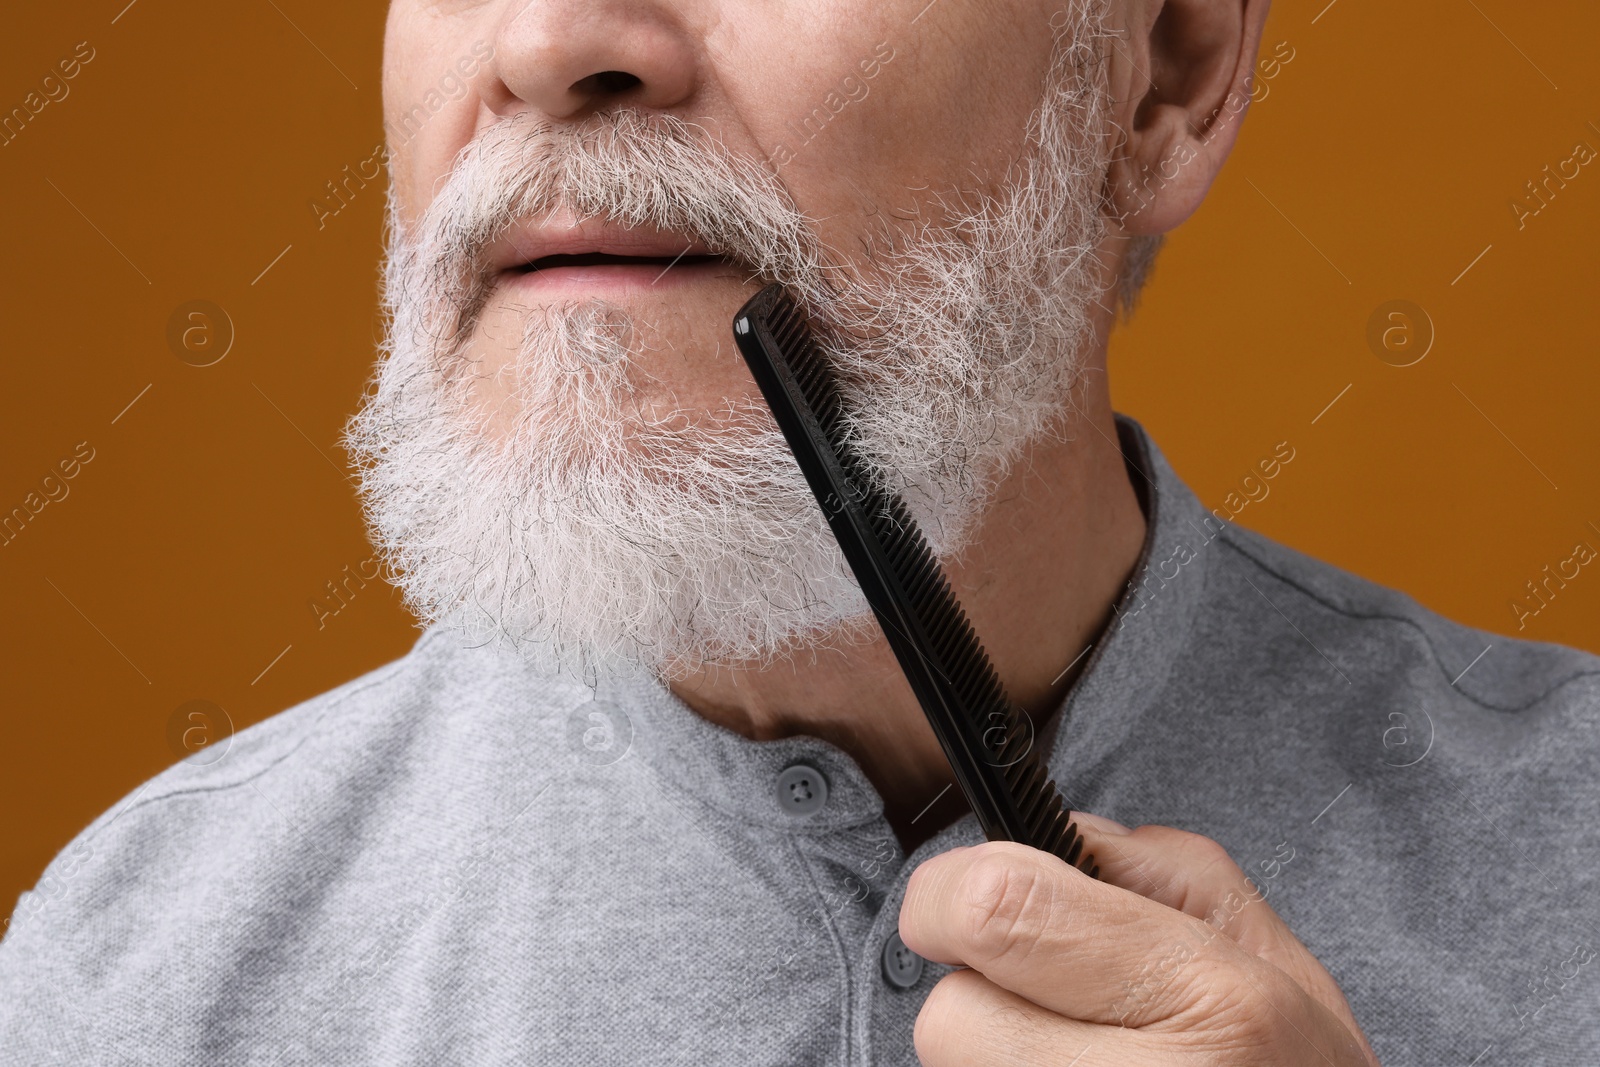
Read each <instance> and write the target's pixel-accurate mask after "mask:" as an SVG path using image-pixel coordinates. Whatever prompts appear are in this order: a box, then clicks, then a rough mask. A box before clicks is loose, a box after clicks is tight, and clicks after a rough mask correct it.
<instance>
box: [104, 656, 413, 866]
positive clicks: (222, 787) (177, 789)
mask: <svg viewBox="0 0 1600 1067" xmlns="http://www.w3.org/2000/svg"><path fill="white" fill-rule="evenodd" d="M426 640H427V637H426V635H425V636H424V638H423V641H426ZM420 644H421V642H419V643H418V646H413V648H412V652H415V651H416V648H417V647H419V646H420ZM410 662H411V654H410V653H408V654H406V655H405V656H402V657H400V659H398V660H396V661H394V662H393V663H390V664H388V666H387V669H385V668H379V669H378V673H377V675H376V677H373V678H369V679H367V681H366V682H365V683H363V684H361V685H358V686H356V687H355V688H353V689H350V690H347V691H346V692H343V693H340V694H339V695H338V696H336V697H333V698H332V699H330V700H329V701H328V702H327V703H326V704H325V705H324V706H323V707H322V709H321V710H320V711H319V713H318V714H317V721H318V722H319V723H320V722H321V720H322V717H323V715H325V714H326V713H327V712H329V711H331V710H332V709H334V708H336V707H339V706H340V705H342V704H344V702H345V701H347V700H350V699H351V698H353V697H355V696H357V695H358V694H361V693H364V692H366V691H367V690H369V689H371V688H373V687H374V686H376V685H380V684H382V683H384V682H387V681H388V680H389V679H391V678H392V677H394V676H395V675H396V674H398V673H400V672H401V671H403V670H405V669H406V668H407V667H408V666H409V665H410ZM317 699H318V698H317V697H312V698H311V700H313V701H314V700H317ZM298 706H299V705H294V707H298ZM289 710H292V707H291V708H285V709H284V711H289ZM283 713H284V712H281V711H280V712H278V713H277V714H279V715H281V714H283ZM263 721H266V720H263ZM310 739H311V734H310V733H307V734H306V735H305V736H303V737H301V738H300V739H299V740H297V741H296V742H295V743H294V744H293V745H292V746H290V748H289V749H288V751H286V752H283V753H282V754H280V755H279V756H278V757H277V758H276V759H273V760H272V761H270V762H269V763H267V764H266V765H265V766H263V767H260V768H258V769H257V770H255V771H254V772H252V773H250V774H247V775H245V776H244V777H243V778H238V779H235V780H233V781H231V782H220V783H215V784H204V785H190V786H174V787H172V788H170V789H167V790H164V791H161V792H159V793H155V794H153V795H151V796H148V797H143V798H138V799H135V800H134V801H133V802H132V803H130V804H128V805H127V806H126V807H123V808H121V809H120V810H117V811H114V812H108V813H107V814H108V815H109V816H110V817H109V818H106V821H105V822H104V823H103V824H101V825H100V829H98V830H95V832H94V835H93V836H94V837H98V836H99V835H100V831H101V830H104V829H105V828H106V827H109V826H110V825H111V824H112V823H113V822H115V821H116V820H117V819H119V818H121V817H122V816H123V815H125V814H127V813H128V812H130V811H132V810H134V809H135V808H142V807H145V806H146V805H149V804H155V803H159V802H160V801H163V800H173V799H176V798H178V797H183V796H192V795H196V794H201V793H220V792H224V791H227V790H231V789H236V788H238V787H240V786H245V785H249V784H250V783H251V782H253V781H255V780H256V779H257V778H260V777H261V776H262V775H263V774H266V773H267V772H268V771H270V770H272V769H273V768H275V767H277V766H279V765H280V764H282V763H283V762H284V761H285V760H287V759H288V758H289V757H290V756H293V755H294V754H295V753H297V752H299V751H300V749H301V748H303V747H305V744H306V742H307V741H309V740H310ZM180 766H182V763H181V762H179V763H175V764H173V767H180ZM171 769H172V768H168V770H171ZM165 773H167V771H162V772H161V774H165ZM159 777H160V774H158V775H157V776H156V778H159ZM155 780H156V779H155V778H152V779H150V781H152V782H153V781H155ZM146 784H147V785H148V782H147V783H146ZM95 822H96V823H99V820H98V819H97V820H95ZM88 829H94V824H91V825H90V827H89V828H88ZM89 840H93V837H91V838H88V839H86V842H85V843H87V841H89Z"/></svg>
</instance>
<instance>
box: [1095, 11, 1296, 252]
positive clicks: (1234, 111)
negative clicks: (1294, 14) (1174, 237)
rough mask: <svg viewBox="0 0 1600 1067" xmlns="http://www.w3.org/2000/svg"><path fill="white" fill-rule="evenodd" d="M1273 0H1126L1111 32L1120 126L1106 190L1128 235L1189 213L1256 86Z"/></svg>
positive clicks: (1162, 228) (1161, 227)
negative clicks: (1120, 31)
mask: <svg viewBox="0 0 1600 1067" xmlns="http://www.w3.org/2000/svg"><path fill="white" fill-rule="evenodd" d="M1269 6H1270V0H1130V2H1129V3H1127V5H1126V6H1125V8H1124V11H1125V12H1126V15H1125V17H1126V34H1125V36H1122V37H1121V39H1113V41H1112V48H1111V55H1110V61H1111V88H1112V92H1113V93H1114V95H1115V98H1116V100H1117V105H1116V117H1117V121H1118V124H1119V125H1120V127H1121V130H1122V132H1123V135H1124V136H1123V138H1122V143H1121V147H1120V149H1119V150H1118V151H1115V152H1113V154H1112V163H1111V167H1110V169H1109V171H1108V172H1107V175H1106V182H1107V189H1106V193H1107V196H1108V198H1109V201H1110V207H1111V211H1112V214H1113V216H1114V218H1115V221H1117V222H1118V223H1120V228H1121V230H1122V232H1123V234H1124V235H1126V236H1129V237H1136V236H1146V235H1154V234H1160V233H1165V232H1167V231H1168V230H1170V229H1172V228H1173V227H1175V226H1177V225H1178V224H1179V223H1181V222H1182V221H1183V220H1184V219H1186V218H1188V217H1189V216H1190V215H1191V214H1193V213H1194V210H1195V208H1197V207H1199V206H1200V201H1201V200H1203V199H1204V198H1205V195H1206V191H1207V190H1208V189H1210V188H1211V183H1212V181H1213V180H1214V179H1215V178H1216V176H1217V172H1218V171H1220V170H1221V169H1222V163H1223V161H1224V160H1225V159H1227V158H1228V153H1229V152H1230V151H1232V149H1233V142H1234V139H1235V138H1236V137H1238V135H1239V126H1240V123H1242V122H1243V120H1244V113H1245V110H1246V109H1247V108H1248V107H1249V104H1250V94H1251V90H1252V89H1253V88H1254V86H1255V78H1254V76H1253V75H1254V71H1255V64H1256V53H1257V51H1258V50H1259V49H1260V47H1261V34H1262V28H1263V26H1264V25H1265V23H1266V20H1267V9H1268V7H1269Z"/></svg>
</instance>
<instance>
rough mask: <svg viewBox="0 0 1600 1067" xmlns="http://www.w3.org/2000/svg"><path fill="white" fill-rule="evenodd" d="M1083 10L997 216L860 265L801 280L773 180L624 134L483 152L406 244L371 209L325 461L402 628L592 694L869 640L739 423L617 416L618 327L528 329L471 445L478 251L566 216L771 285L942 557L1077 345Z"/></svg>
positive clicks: (557, 134) (846, 590) (588, 316)
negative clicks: (372, 285) (499, 647)
mask: <svg viewBox="0 0 1600 1067" xmlns="http://www.w3.org/2000/svg"><path fill="white" fill-rule="evenodd" d="M1085 7H1092V8H1093V9H1094V10H1096V11H1097V10H1098V9H1099V5H1098V4H1094V3H1092V0H1079V2H1078V3H1077V4H1075V5H1074V11H1073V12H1072V14H1071V17H1070V18H1062V17H1058V18H1057V20H1056V24H1058V25H1061V26H1063V27H1064V28H1063V30H1062V31H1061V32H1059V33H1058V36H1057V49H1056V55H1055V57H1054V61H1053V64H1052V69H1051V72H1050V76H1049V79H1048V86H1047V92H1046V94H1045V96H1044V99H1043V103H1042V104H1041V107H1040V109H1039V110H1038V111H1037V112H1036V113H1035V115H1034V116H1033V118H1032V120H1031V121H1030V124H1029V129H1028V133H1029V143H1028V146H1027V152H1026V154H1025V156H1024V158H1023V159H1022V160H1021V161H1020V162H1018V163H1017V164H1016V165H1015V166H1014V167H1013V168H1012V169H1011V171H1010V172H1009V173H1008V174H1007V175H1006V179H1005V182H1004V184H1003V193H1002V195H1000V196H999V197H998V198H976V199H978V201H979V202H978V203H976V204H966V203H963V204H960V205H956V206H955V208H954V209H949V208H947V209H946V211H945V213H944V217H943V219H942V220H941V221H940V222H939V223H938V224H937V225H934V224H931V223H930V224H927V225H923V226H921V227H920V228H919V229H918V230H917V231H916V232H915V233H913V234H911V235H909V236H906V237H905V238H904V239H903V240H897V241H895V242H893V244H894V247H890V248H887V249H884V248H879V249H877V250H876V251H877V254H876V255H875V256H874V257H873V261H872V262H871V263H870V264H840V263H825V262H823V260H822V258H821V256H820V255H819V253H818V252H817V249H816V243H815V240H814V238H813V236H812V233H811V230H810V227H809V225H808V223H807V220H806V219H805V217H804V216H803V215H802V214H801V213H800V212H798V211H797V210H796V209H795V208H794V206H793V205H792V202H791V201H790V200H789V198H788V196H787V194H786V192H785V191H784V188H783V186H782V185H781V184H780V183H779V182H778V180H777V178H776V177H775V176H774V174H773V173H772V172H771V171H769V170H767V169H763V168H762V167H760V166H758V165H756V164H754V163H752V162H750V161H748V160H742V159H738V158H735V157H732V156H731V155H729V154H728V153H727V152H726V150H724V149H722V148H721V146H720V145H719V144H718V143H717V142H715V141H714V140H712V139H710V138H709V137H707V136H706V135H704V133H703V131H701V130H700V129H699V128H698V127H695V126H692V125H690V124H688V123H685V122H683V121H681V120H678V119H676V118H674V117H671V116H664V115H658V114H642V113H639V112H635V111H631V110H623V111H616V112H611V113H607V114H603V115H596V116H594V117H593V119H592V120H588V121H585V122H583V123H580V124H576V125H551V124H541V123H536V122H531V121H527V120H521V119H510V120H506V121H503V122H501V123H498V124H496V125H494V126H492V127H490V128H488V129H486V130H484V131H483V132H482V133H481V134H480V135H479V136H478V137H477V138H476V139H475V140H474V141H473V143H472V144H471V145H469V146H468V147H467V149H466V150H464V152H463V153H462V156H461V158H460V159H459V160H458V161H457V164H456V166H455V168H454V169H453V171H452V173H451V176H450V178H449V180H448V182H447V183H446V184H445V185H444V187H443V188H442V189H441V191H440V192H439V193H438V194H437V196H436V197H435V199H434V201H433V203H432V204H431V205H430V206H429V208H428V211H427V213H426V216H425V217H424V219H423V220H422V222H421V224H420V225H419V227H418V236H417V237H415V238H412V237H410V236H408V235H407V234H406V233H405V232H404V229H403V227H402V226H401V225H400V224H399V221H398V219H397V218H396V217H395V216H394V213H393V203H394V198H393V195H392V194H391V197H390V203H391V220H390V230H389V234H390V238H389V239H390V249H389V254H388V257H387V259H386V263H385V282H386V284H385V305H386V310H387V312H388V314H389V316H390V329H389V331H388V336H387V339H386V342H385V345H384V354H383V357H382V359H381V360H380V363H379V366H378V369H377V373H376V376H375V379H374V383H373V388H372V389H371V390H370V391H369V394H368V396H367V398H366V399H365V401H364V403H363V406H362V408H361V410H360V411H359V412H358V413H357V414H356V415H355V416H354V417H353V418H352V419H351V421H350V423H349V425H348V426H347V428H346V446H347V447H348V448H349V449H350V451H351V453H352V455H353V456H354V458H355V460H356V462H357V463H358V465H359V467H360V470H361V483H360V484H361V493H362V497H363V501H364V503H365V505H366V508H367V513H368V519H369V525H370V528H371V533H372V537H373V540H374V542H375V543H376V544H377V545H378V547H379V548H380V549H381V550H382V551H383V552H384V554H385V556H386V557H387V559H388V561H389V563H390V566H391V569H392V571H393V573H394V575H395V579H396V581H397V583H398V584H399V586H400V588H401V589H402V591H403V592H404V594H405V596H406V600H407V603H408V605H409V606H410V608H411V609H412V610H413V611H414V612H415V613H416V614H417V615H418V616H419V617H420V618H421V619H422V620H423V621H424V622H427V623H434V622H443V623H446V624H448V625H450V626H453V627H457V628H459V629H460V630H461V631H463V632H464V633H465V634H466V635H467V636H468V637H469V638H470V639H472V640H475V641H487V640H499V641H504V642H507V643H509V644H511V645H513V646H514V647H516V648H517V649H519V650H520V651H522V652H523V654H524V655H526V656H527V657H528V658H529V659H531V660H533V661H535V662H537V663H539V664H541V665H543V666H544V667H546V668H547V669H549V668H554V669H562V670H565V671H568V672H571V673H574V674H577V675H580V676H585V677H590V678H592V677H593V675H594V672H595V670H596V669H597V668H602V667H604V666H605V665H607V664H609V663H616V662H618V661H620V662H621V663H623V664H625V665H638V664H643V665H646V666H648V667H649V668H651V669H653V670H655V671H657V672H659V673H662V674H664V675H676V674H681V673H686V672H688V671H690V670H693V669H696V668H698V667H701V666H704V665H710V664H717V663H741V664H752V665H760V664H763V663H768V662H770V661H771V660H773V659H775V658H777V657H780V656H783V655H786V654H790V653H792V652H793V651H795V650H796V649H799V648H802V647H804V646H808V645H820V644H824V643H827V644H846V643H849V642H850V641H853V640H857V639H860V638H862V637H866V636H870V635H872V634H873V633H875V627H874V626H873V624H872V622H871V616H870V613H869V608H868V605H867V603H866V601H865V599H864V598H863V597H862V594H861V592H860V589H859V588H858V586H857V585H856V583H855V581H854V579H853V578H852V577H851V576H850V574H849V572H848V569H847V567H846V565H845V563H844V560H843V557H842V556H841V554H840V552H839V549H838V546H837V545H836V544H835V543H834V540H833V537H832V535H831V533H830V532H829V530H828V527H827V524H826V522H825V521H824V519H823V517H822V513H821V511H820V510H819V508H818V506H817V504H816V502H815V500H814V498H813V497H812V494H811V492H810V490H809V488H808V487H807V484H806V482H805V480H804V478H803V477H802V476H801V474H800V470H799V468H798V466H797V465H796V464H795V461H794V459H793V456H792V455H791V454H790V452H789V449H788V446H787V444H786V443H785V441H784V439H783V437H782V435H781V434H780V433H779V432H778V430H777V427H776V425H775V424H774V423H773V421H772V417H771V414H770V412H768V411H767V409H766V408H765V406H764V405H763V404H761V403H760V401H759V400H751V401H745V402H742V403H740V404H735V405H733V406H732V407H731V408H729V409H728V410H725V411H719V412H715V413H713V412H705V413H700V414H698V415H696V416H695V417H693V418H692V419H685V418H684V417H683V416H682V414H681V413H679V415H678V417H676V418H674V419H666V418H662V419H653V418H649V417H646V416H643V415H641V413H640V407H639V405H637V404H635V403H630V391H631V389H632V385H631V383H630V375H629V370H630V367H635V366H637V365H638V362H639V359H640V357H641V356H642V355H643V354H644V353H643V352H642V351H641V349H640V346H639V343H638V338H639V337H640V335H641V334H642V333H645V334H647V333H648V331H645V330H641V329H639V328H638V327H640V326H645V325H647V324H643V323H636V322H635V321H633V317H632V316H631V315H630V313H629V312H627V311H626V310H624V309H622V308H619V307H616V306H614V305H609V304H606V303H604V302H601V301H598V300H591V301H587V302H581V303H576V304H571V305H567V306H562V307H552V308H549V309H546V310H545V311H544V312H542V313H540V314H536V315H531V316H530V317H529V320H528V322H527V325H526V330H525V334H524V339H523V344H522V346H521V351H520V354H519V355H518V357H517V359H516V361H515V365H514V367H513V368H512V372H511V373H510V375H509V380H510V381H512V382H514V383H515V385H514V389H513V396H512V404H513V405H514V409H515V411H516V413H517V418H516V419H515V425H514V427H513V428H512V429H510V430H509V431H507V432H504V433H500V434H496V435H490V434H487V433H485V432H483V429H482V426H481V418H480V417H479V416H478V415H477V414H475V412H474V410H473V408H472V405H471V404H470V402H469V400H468V388H469V385H470V383H471V380H472V377H473V373H474V372H473V370H472V364H471V360H470V349H471V343H470V340H468V339H469V338H470V336H471V333H472V327H473V324H474V323H475V322H476V319H477V316H478V314H479V312H480V311H481V310H482V307H483V304H484V300H485V298H486V296H487V278H488V272H486V271H485V270H484V269H483V263H482V256H483V251H484V248H485V246H486V245H487V243H488V241H489V240H490V239H491V238H492V237H494V236H495V234H496V233H497V232H499V230H500V229H501V228H502V227H503V226H505V225H507V224H508V223H509V222H510V221H511V220H513V219H516V218H524V217H538V216H539V215H541V214H543V213H544V212H546V211H548V210H549V209H551V208H552V207H553V206H556V205H558V204H561V205H565V206H567V207H570V208H572V209H573V210H574V211H575V212H577V213H578V214H580V215H587V216H600V217H605V218H609V219H611V220H613V221H615V222H617V223H619V224H621V225H640V224H648V225H653V226H655V227H658V228H659V229H661V230H664V231H667V232H677V233H686V234H690V235H694V236H698V237H700V238H701V239H702V240H703V241H704V242H705V243H706V245H707V246H709V247H711V248H713V249H714V250H716V251H717V252H719V253H723V254H726V255H729V256H731V257H733V258H735V259H737V260H740V261H742V262H743V263H745V264H747V265H749V266H750V267H752V268H753V269H754V270H755V271H756V272H757V273H758V274H759V276H760V278H761V279H762V280H764V281H780V282H782V283H784V284H785V285H786V286H788V288H789V291H790V292H791V293H792V294H793V295H794V296H795V297H796V298H797V299H798V300H799V301H800V303H801V305H802V306H803V307H805V308H806V309H807V310H808V312H809V314H810V315H811V317H812V320H813V327H814V329H815V331H816V336H817V339H818V341H819V343H820V344H821V345H822V347H823V350H824V351H825V352H826V353H827V354H828V356H829V358H830V360H831V361H832V363H833V365H834V367H835V368H836V371H837V373H838V375H839V379H840V386H841V390H842V392H843V396H844V399H845V401H846V405H847V408H848V410H849V411H851V412H852V413H853V414H852V416H851V419H850V422H851V429H852V432H853V435H854V439H855V446H856V448H857V450H858V452H859V453H860V454H861V456H862V457H863V459H864V460H865V461H866V463H867V464H868V465H869V467H871V468H873V469H874V470H875V471H876V473H878V474H879V475H880V476H881V477H883V478H884V480H885V484H887V485H889V486H891V487H893V488H894V489H896V490H897V491H898V492H899V493H900V494H901V495H902V496H903V497H904V498H905V500H906V503H907V506H908V507H909V508H910V510H911V512H912V514H913V516H914V517H915V519H916V520H917V522H918V524H919V525H920V526H921V527H922V530H923V533H924V535H925V536H926V537H927V539H928V542H929V544H930V546H931V547H932V549H933V551H934V552H935V553H936V554H937V555H938V556H939V557H940V558H941V559H944V560H949V559H951V558H953V557H954V556H955V555H956V554H958V553H959V552H960V551H961V550H962V549H963V548H965V547H966V546H967V545H968V544H970V543H971V540H972V538H973V536H974V533H975V530H976V527H977V525H978V522H979V520H980V519H981V518H982V516H983V513H984V511H985V509H986V508H987V507H988V505H989V503H990V502H991V500H992V498H993V495H994V490H995V487H996V484H997V483H998V482H999V480H1000V479H1001V478H1003V477H1004V476H1005V475H1006V473H1007V472H1008V471H1009V470H1010V469H1011V467H1012V465H1013V464H1014V463H1015V462H1016V461H1017V459H1018V457H1019V456H1020V455H1021V453H1022V451H1023V450H1024V448H1025V447H1026V446H1028V445H1029V444H1030V443H1032V442H1034V441H1036V440H1038V439H1039V438H1041V437H1043V436H1045V435H1048V434H1051V433H1054V432H1058V431H1059V430H1060V428H1061V427H1062V425H1063V420H1064V418H1065V415H1066V412H1067V410H1068V408H1069V406H1070V401H1071V390H1072V388H1073V386H1074V384H1075V382H1076V380H1077V376H1078V372H1079V369H1080V366H1081V358H1080V353H1081V352H1082V351H1083V349H1084V348H1085V346H1086V343H1087V342H1088V341H1089V339H1090V337H1091V335H1092V327H1091V325H1090V321H1089V317H1088V314H1087V308H1088V305H1089V304H1090V303H1091V302H1092V301H1095V300H1097V299H1098V298H1099V297H1100V295H1101V290H1100V284H1099V282H1098V277H1099V264H1098V263H1097V261H1096V259H1095V250H1096V247H1097V245H1098V243H1099V241H1100V239H1101V237H1102V235H1103V232H1104V231H1103V222H1102V213H1101V212H1102V201H1101V184H1102V181H1103V179H1104V175H1105V170H1106V156H1105V147H1104V142H1105V124H1106V104H1107V98H1108V94H1107V90H1106V87H1105V86H1104V84H1103V81H1102V77H1103V70H1102V63H1101V61H1100V57H1099V51H1098V49H1099V45H1100V43H1101V42H1100V37H1101V36H1102V33H1101V30H1100V27H1099V23H1098V20H1097V19H1096V18H1094V17H1091V15H1090V14H1088V13H1086V12H1085V11H1084V10H1081V9H1082V8H1085ZM728 347H729V348H730V349H731V331H730V333H729V345H728Z"/></svg>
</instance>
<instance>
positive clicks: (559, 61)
mask: <svg viewBox="0 0 1600 1067" xmlns="http://www.w3.org/2000/svg"><path fill="white" fill-rule="evenodd" d="M680 11H681V8H680V7H679V6H678V5H676V4H674V3H668V2H661V0H512V2H511V3H509V4H507V5H506V10H505V13H504V15H503V17H502V18H501V20H500V23H499V25H498V26H497V27H496V30H495V40H494V63H493V68H494V74H495V75H496V77H497V80H498V83H499V85H498V88H500V90H501V92H499V93H498V94H495V95H498V96H499V97H500V99H493V98H492V96H491V99H490V101H489V102H490V104H491V106H492V107H494V109H495V110H496V111H502V112H508V111H511V110H514V109H515V107H516V103H517V102H518V101H520V102H522V103H524V104H526V105H528V106H529V107H532V108H535V109H537V110H538V111H540V112H542V113H543V114H544V115H546V116H547V117H549V118H553V119H573V118H579V117H582V116H583V115H584V114H586V113H588V112H591V111H595V110H599V109H601V108H605V107H609V106H614V105H622V104H626V105H631V106H637V107H648V108H660V109H665V108H670V107H672V106H674V105H676V104H679V103H681V102H683V101H684V100H685V99H687V98H688V97H689V96H690V95H691V94H692V93H693V92H694V88H695V84H696V82H697V80H698V77H699V70H698V67H699V63H700V62H701V60H700V55H701V50H702V49H701V40H700V38H699V37H698V36H697V35H696V34H695V31H694V30H693V29H692V28H691V27H690V26H689V25H687V24H686V22H685V19H684V16H683V15H681V14H680Z"/></svg>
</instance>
